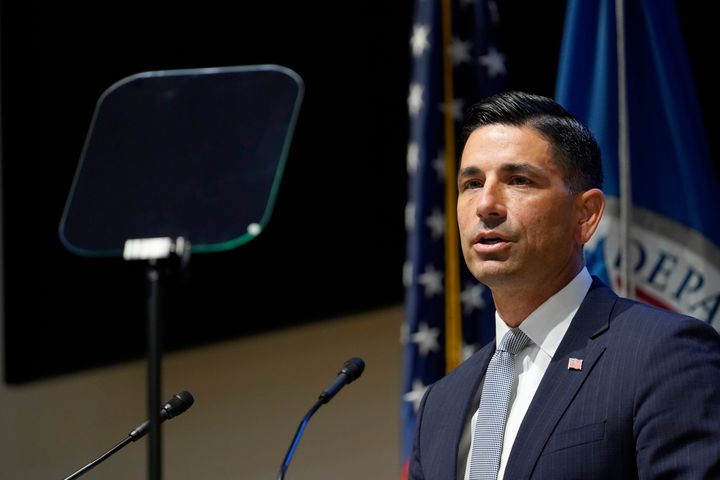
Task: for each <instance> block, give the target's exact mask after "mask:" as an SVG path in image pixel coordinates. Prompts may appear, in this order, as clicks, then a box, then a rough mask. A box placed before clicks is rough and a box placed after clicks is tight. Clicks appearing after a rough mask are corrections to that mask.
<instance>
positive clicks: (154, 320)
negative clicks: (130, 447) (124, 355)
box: [123, 237, 190, 480]
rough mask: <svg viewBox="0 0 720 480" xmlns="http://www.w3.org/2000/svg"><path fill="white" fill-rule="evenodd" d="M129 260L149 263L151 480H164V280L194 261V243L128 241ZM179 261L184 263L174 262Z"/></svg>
mask: <svg viewBox="0 0 720 480" xmlns="http://www.w3.org/2000/svg"><path fill="white" fill-rule="evenodd" d="M123 258H124V259H125V260H145V261H147V266H146V270H145V282H146V287H147V290H146V291H147V340H148V343H147V350H148V352H147V362H148V369H147V372H148V374H147V382H148V383H147V400H148V403H147V405H148V418H149V435H148V437H149V440H148V480H161V479H162V432H161V430H160V412H159V411H158V408H157V406H158V405H160V403H161V400H160V398H161V393H162V351H163V334H164V330H163V279H164V276H165V275H166V274H167V271H168V270H172V269H173V267H174V266H178V263H179V266H180V268H184V267H185V266H186V265H187V262H188V260H189V258H190V244H189V243H188V242H187V241H186V240H185V239H183V238H182V237H178V238H177V239H175V240H173V239H171V238H167V237H165V238H141V239H133V240H127V241H126V242H125V248H124V250H123ZM176 259H179V260H180V261H179V262H177V261H173V260H176Z"/></svg>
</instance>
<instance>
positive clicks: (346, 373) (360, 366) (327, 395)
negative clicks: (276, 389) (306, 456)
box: [278, 357, 365, 480]
mask: <svg viewBox="0 0 720 480" xmlns="http://www.w3.org/2000/svg"><path fill="white" fill-rule="evenodd" d="M363 370H365V362H364V361H363V359H362V358H358V357H353V358H351V359H350V360H347V361H346V362H345V363H344V364H343V367H342V368H341V369H340V371H339V372H338V376H337V378H336V379H335V381H334V382H333V383H332V384H331V385H330V386H329V387H328V388H326V389H325V390H323V391H322V393H320V395H319V396H318V400H317V402H315V405H313V406H312V408H310V410H309V411H308V413H306V414H305V417H304V418H303V419H302V421H301V422H300V426H298V429H297V431H296V432H295V436H294V437H293V440H292V442H291V443H290V448H288V451H287V453H286V454H285V458H284V459H283V462H282V464H281V465H280V473H279V474H278V480H283V479H284V478H285V472H286V471H287V469H288V467H289V466H290V461H291V460H292V457H293V455H294V454H295V449H296V448H297V446H298V443H299V442H300V437H302V434H303V432H304V431H305V427H306V426H307V423H308V422H309V421H310V417H312V416H313V414H314V413H315V412H317V411H318V409H319V408H320V407H321V406H322V405H324V404H326V403H328V402H329V401H330V400H332V398H333V397H334V396H335V394H337V392H339V391H340V389H341V388H343V387H344V386H345V385H347V384H348V383H352V382H353V381H354V380H357V379H358V378H360V375H362V373H363Z"/></svg>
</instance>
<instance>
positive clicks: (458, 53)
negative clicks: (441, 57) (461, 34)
mask: <svg viewBox="0 0 720 480" xmlns="http://www.w3.org/2000/svg"><path fill="white" fill-rule="evenodd" d="M470 47H472V42H464V41H462V40H460V39H459V38H457V37H453V39H452V43H451V44H450V47H449V50H450V56H451V57H452V62H453V65H454V66H456V67H457V66H458V65H460V64H461V63H470V61H471V60H472V57H471V56H470Z"/></svg>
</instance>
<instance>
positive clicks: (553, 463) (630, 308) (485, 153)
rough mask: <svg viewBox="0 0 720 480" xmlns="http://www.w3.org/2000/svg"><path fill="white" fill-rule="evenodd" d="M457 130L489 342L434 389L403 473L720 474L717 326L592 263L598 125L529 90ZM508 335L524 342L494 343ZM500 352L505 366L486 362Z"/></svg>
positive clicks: (463, 231) (462, 201)
mask: <svg viewBox="0 0 720 480" xmlns="http://www.w3.org/2000/svg"><path fill="white" fill-rule="evenodd" d="M464 134H465V136H466V142H465V146H464V149H463V152H462V158H461V161H460V166H459V172H458V201H457V213H458V224H459V228H460V240H461V242H462V250H463V255H464V257H465V262H466V263H467V265H468V268H469V269H470V271H471V272H472V273H473V275H474V276H475V277H476V278H477V279H478V280H479V281H481V282H482V283H484V284H485V285H487V286H488V287H489V288H490V289H491V291H492V294H493V299H494V302H495V307H496V319H495V327H496V341H495V342H491V343H490V344H488V345H486V346H485V347H484V348H483V349H481V350H480V351H479V352H477V353H476V354H475V355H473V356H472V357H471V358H470V359H468V360H467V361H465V362H464V363H463V364H462V365H460V366H459V367H458V368H457V369H455V370H454V371H453V372H451V373H450V374H448V375H447V376H446V377H445V378H443V379H441V380H440V381H438V382H436V383H435V384H434V385H432V386H431V387H430V388H428V390H427V392H426V394H425V396H424V398H423V401H422V404H421V406H420V409H419V412H418V419H417V430H416V436H415V444H414V448H413V456H412V459H411V465H410V478H411V479H426V480H431V479H441V480H451V479H475V478H505V479H528V478H533V479H552V480H558V479H582V480H590V479H604V480H605V479H628V478H630V479H632V478H653V479H655V478H672V479H678V478H687V479H701V478H720V336H719V335H718V334H717V332H716V331H715V330H714V329H713V328H712V327H710V326H709V325H707V324H706V323H704V322H701V321H700V320H696V319H693V318H690V317H686V316H683V315H679V314H676V313H671V312H667V311H665V310H660V309H656V308H653V307H650V306H647V305H645V304H641V303H639V302H635V301H632V300H628V299H623V298H619V297H618V296H616V295H615V294H614V293H613V292H612V291H611V290H610V289H609V288H608V287H607V286H606V285H604V284H603V283H602V282H601V281H600V280H599V279H597V278H593V277H591V276H590V274H589V273H588V271H587V269H586V268H585V266H584V260H583V245H584V244H585V243H587V242H588V240H590V238H591V236H592V235H593V233H594V232H595V230H596V229H597V226H598V223H599V222H600V218H601V217H602V214H603V210H604V206H605V200H604V196H603V193H602V191H601V190H600V188H601V187H602V172H601V162H600V151H599V148H598V146H597V143H596V142H595V140H594V139H593V137H592V136H591V134H590V133H589V132H588V130H587V129H586V128H585V127H584V126H583V125H582V124H580V122H578V121H577V119H575V118H574V117H573V116H571V115H570V114H569V113H568V112H566V111H565V110H564V109H563V108H562V107H560V106H559V105H558V104H557V103H556V102H554V101H553V100H551V99H549V98H545V97H540V96H536V95H529V94H525V93H521V92H507V93H503V94H500V95H497V96H494V97H490V98H488V99H485V100H484V101H482V102H480V103H478V104H476V105H475V106H473V107H472V108H471V110H470V111H469V112H468V116H467V117H466V123H465V127H464ZM636 174H641V172H636ZM668 194H669V195H670V194H672V192H668ZM508 332H510V333H508ZM506 333H508V337H511V336H515V337H514V338H520V337H522V338H523V343H522V345H519V347H520V348H521V350H520V351H518V352H516V353H514V354H512V353H508V352H506V351H505V347H504V346H503V347H502V349H501V348H500V347H499V345H501V339H503V338H504V337H505V335H506ZM526 342H527V346H524V347H523V345H525V343H526ZM496 347H498V348H497V350H498V351H497V352H496ZM503 355H504V356H505V357H504V358H506V359H507V358H509V359H510V360H507V361H506V363H508V362H509V367H508V368H509V370H508V368H506V367H498V366H497V365H501V364H502V360H493V361H492V362H491V357H494V356H499V357H501V356H503ZM503 368H505V370H503ZM510 371H511V375H512V376H513V377H512V378H511V380H510V383H511V387H510V386H508V388H507V390H508V391H509V393H507V395H508V396H509V400H508V405H507V406H506V407H503V408H502V409H500V410H498V408H499V407H498V406H497V405H498V399H499V398H501V397H502V395H501V394H500V393H498V392H500V391H501V389H502V384H503V382H502V381H500V382H498V380H497V379H498V378H500V377H501V376H502V375H504V374H505V373H503V374H502V375H501V374H499V373H498V372H510ZM486 372H487V375H486ZM506 383H507V382H506ZM503 395H505V394H503ZM488 405H490V407H488ZM487 408H490V409H491V410H490V413H487V411H486V410H487ZM501 410H502V411H501ZM498 418H500V419H501V420H500V421H499V422H496V423H499V425H497V426H494V425H493V421H494V420H497V419H498ZM498 429H499V432H498V431H497V430H498ZM489 433H492V435H496V437H492V436H489V437H488V434H489ZM488 438H490V440H488ZM493 438H496V439H497V440H493ZM493 456H495V457H497V458H492V457H493ZM483 469H484V471H485V472H488V471H489V472H490V473H482V471H483Z"/></svg>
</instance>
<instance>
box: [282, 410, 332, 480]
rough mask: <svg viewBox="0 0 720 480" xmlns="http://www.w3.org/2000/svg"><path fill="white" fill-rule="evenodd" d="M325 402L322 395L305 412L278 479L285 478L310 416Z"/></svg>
mask: <svg viewBox="0 0 720 480" xmlns="http://www.w3.org/2000/svg"><path fill="white" fill-rule="evenodd" d="M325 402H326V400H325V399H324V398H323V397H321V398H320V399H319V400H318V401H317V402H315V405H313V406H312V408H310V410H309V411H308V412H307V413H306V414H305V417H303V419H302V421H301V422H300V425H299V426H298V428H297V431H296V432H295V436H294V437H293V441H292V442H291V443H290V448H288V451H287V453H286V454H285V459H283V462H282V465H281V466H280V473H279V474H278V477H277V480H283V479H284V478H285V472H286V471H287V469H288V467H289V466H290V462H291V461H292V457H293V455H294V454H295V449H296V448H297V446H298V443H299V442H300V437H302V434H303V432H305V427H306V426H307V424H308V422H309V421H310V417H312V416H313V415H314V414H315V412H317V411H318V409H319V408H320V407H321V406H322V405H323V403H325Z"/></svg>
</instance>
